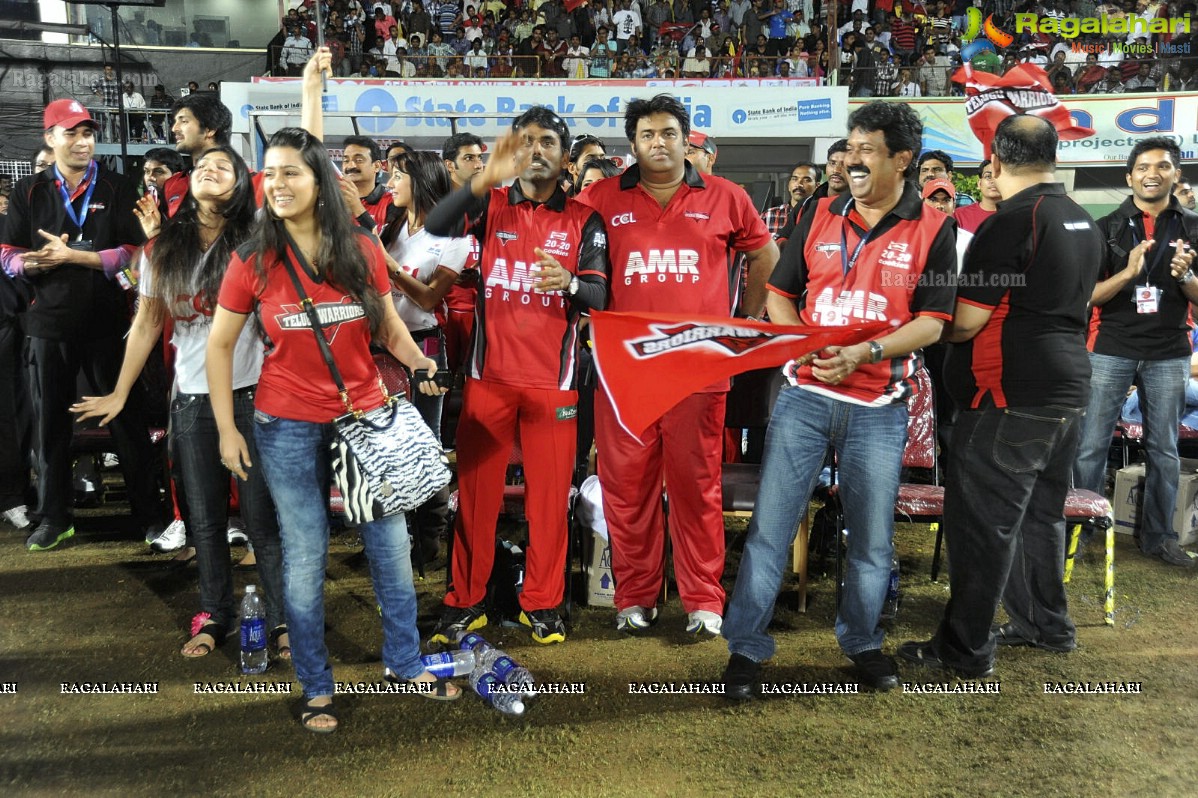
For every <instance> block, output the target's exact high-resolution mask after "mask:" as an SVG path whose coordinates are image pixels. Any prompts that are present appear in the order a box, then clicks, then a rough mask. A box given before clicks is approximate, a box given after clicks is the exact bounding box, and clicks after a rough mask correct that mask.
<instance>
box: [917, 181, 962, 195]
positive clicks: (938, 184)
mask: <svg viewBox="0 0 1198 798" xmlns="http://www.w3.org/2000/svg"><path fill="white" fill-rule="evenodd" d="M937 191H943V192H945V193H947V194H948V195H949V197H955V196H957V187H956V186H954V185H953V184H952V183H951V182H949V181H948V180H945V179H944V178H943V177H937V178H936V179H934V180H929V181H928V182H926V183H924V184H923V192H922V193H923V198H924V199H927V198H928V197H930V196H932V195H933V194H935V193H936V192H937Z"/></svg>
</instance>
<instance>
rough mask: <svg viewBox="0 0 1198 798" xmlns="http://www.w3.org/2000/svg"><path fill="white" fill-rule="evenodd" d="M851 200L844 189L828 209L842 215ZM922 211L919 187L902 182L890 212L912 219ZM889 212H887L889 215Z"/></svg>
mask: <svg viewBox="0 0 1198 798" xmlns="http://www.w3.org/2000/svg"><path fill="white" fill-rule="evenodd" d="M852 201H853V194H852V192H849V191H846V192H844V193H843V194H841V195H840V196H839V197H837V198H836V199H834V200H832V204H831V205H829V206H828V210H830V211H831V212H832V213H834V214H836V215H837V216H844V215H845V214H847V213H848V211H847V210H846V208H847V207H848V204H849V203H850V202H852ZM922 211H923V199H922V198H921V197H920V196H919V189H917V188H915V184H914V183H912V182H910V181H907V182H906V183H904V184H903V196H901V197H899V201H898V204H897V205H895V206H894V207H893V208H891V210H890V213H892V214H894V215H895V216H897V217H899V218H900V219H907V220H909V221H910V220H913V219H918V218H919V215H920V213H921V212H922ZM889 215H890V214H887V216H889Z"/></svg>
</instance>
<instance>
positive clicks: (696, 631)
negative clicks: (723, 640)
mask: <svg viewBox="0 0 1198 798" xmlns="http://www.w3.org/2000/svg"><path fill="white" fill-rule="evenodd" d="M723 628H724V619H723V618H721V617H720V616H719V615H718V614H717V613H714V612H709V611H708V610H695V611H694V612H688V613H687V614H686V633H687V634H690V635H695V636H697V637H719V636H720V630H721V629H723Z"/></svg>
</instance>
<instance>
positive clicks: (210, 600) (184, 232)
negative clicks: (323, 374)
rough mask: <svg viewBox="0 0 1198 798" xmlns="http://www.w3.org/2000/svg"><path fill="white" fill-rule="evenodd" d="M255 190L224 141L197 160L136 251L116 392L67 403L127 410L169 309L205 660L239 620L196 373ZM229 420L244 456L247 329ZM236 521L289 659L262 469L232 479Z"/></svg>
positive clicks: (203, 386) (202, 382)
mask: <svg viewBox="0 0 1198 798" xmlns="http://www.w3.org/2000/svg"><path fill="white" fill-rule="evenodd" d="M135 212H136V213H137V214H138V216H139V217H141V218H142V222H143V226H149V227H150V228H151V229H152V228H154V227H155V226H157V216H158V209H157V208H156V207H155V204H154V201H153V199H152V198H151V196H149V195H147V196H146V197H143V198H142V200H141V201H140V202H139V203H138V206H137V208H136V211H135ZM254 212H255V202H254V188H253V185H252V182H251V180H250V173H249V170H248V169H247V168H246V165H245V161H243V160H242V159H241V156H240V155H238V154H237V153H236V152H235V151H234V150H233V149H232V148H230V147H228V146H224V145H222V146H217V147H213V148H212V149H210V150H208V151H207V152H205V153H204V155H203V156H202V157H201V158H200V159H199V160H198V161H196V164H195V167H194V168H193V169H192V172H191V186H190V189H189V191H188V194H187V196H186V197H185V198H184V199H183V204H182V205H181V206H180V208H179V210H178V211H177V212H176V213H175V215H174V216H171V217H170V218H169V219H167V220H166V222H165V223H164V224H162V227H161V232H159V234H158V235H157V236H156V237H155V238H153V239H152V240H151V241H150V243H149V244H147V245H146V249H145V252H144V253H143V255H142V262H141V274H140V280H139V290H140V292H141V302H140V305H139V307H138V310H137V316H136V317H135V318H134V320H133V327H132V330H131V331H130V333H129V338H128V343H127V344H126V346H125V359H124V363H123V365H122V366H121V374H120V378H119V379H118V381H117V386H116V390H115V391H113V392H112V393H111V394H109V395H108V396H101V397H90V396H85V397H84V398H83V399H84V400H83V401H82V402H80V403H79V404H77V405H75V406H74V407H73V408H72V409H73V410H74V411H75V412H77V413H79V414H80V419H81V420H82V419H86V418H93V417H98V418H99V419H100V423H101V424H102V425H103V424H107V423H108V422H109V421H110V420H111V419H112V418H114V417H115V416H116V415H117V414H118V413H119V412H120V411H121V409H122V408H123V407H124V406H125V401H126V399H127V398H128V396H129V391H130V390H132V388H133V385H134V383H135V382H136V380H137V376H138V375H139V374H140V373H141V370H142V368H143V367H144V366H145V363H146V359H147V358H148V357H149V355H150V352H151V350H152V349H153V348H154V344H155V342H156V341H157V340H158V337H159V336H160V335H161V334H162V329H163V325H164V322H165V321H166V318H167V316H168V315H169V316H170V318H171V320H172V332H171V344H172V345H173V346H174V347H175V351H176V357H175V393H174V398H173V399H172V400H171V425H170V430H171V432H170V434H171V449H172V451H173V452H174V464H175V466H176V468H177V469H178V471H179V472H180V477H181V479H182V481H183V489H184V493H185V494H186V496H187V505H188V512H187V528H188V530H189V531H190V532H191V536H192V540H193V542H194V545H195V550H196V564H197V566H198V569H199V586H200V610H201V611H200V612H199V613H198V614H197V615H196V616H195V617H194V618H193V619H192V622H191V633H190V639H189V640H188V641H187V643H186V644H185V645H184V646H183V649H182V651H181V653H182V654H183V656H184V657H202V656H205V655H207V654H209V653H211V652H212V651H213V650H214V649H216V648H217V647H218V646H220V645H221V643H223V642H224V640H225V637H226V635H227V634H228V633H229V631H230V629H231V628H232V627H233V626H234V625H235V624H236V622H237V608H236V605H235V603H234V600H233V572H232V566H231V564H230V561H229V541H228V537H227V532H226V529H227V525H228V507H229V473H228V471H226V470H225V469H224V467H223V466H222V465H221V453H220V436H219V435H218V434H217V425H216V418H215V416H214V415H213V406H212V402H211V401H210V389H209V385H208V377H207V373H206V370H205V357H206V352H207V344H208V336H209V335H210V333H211V330H212V318H213V313H214V312H215V309H216V298H217V292H218V291H219V290H220V285H221V280H222V279H223V278H224V275H225V268H226V266H227V265H228V263H229V259H230V257H231V256H232V254H233V252H234V251H235V250H236V249H237V248H238V247H239V246H241V244H242V243H243V242H244V241H246V240H247V239H248V238H249V235H250V229H251V227H252V224H253V220H254ZM230 352H231V355H232V359H231V362H230V379H229V380H228V381H227V383H228V385H227V387H228V388H229V393H230V396H229V410H230V422H231V423H233V424H235V425H236V427H237V429H239V430H240V431H241V434H242V435H243V436H244V438H245V441H246V447H247V451H248V452H249V453H250V456H251V458H253V457H255V456H256V452H255V451H254V448H253V434H252V422H253V413H254V392H255V389H256V386H257V383H258V378H259V374H260V372H261V370H262V342H261V340H259V338H258V336H257V334H256V331H255V329H254V328H253V327H247V328H246V329H245V331H244V332H243V333H241V334H239V335H238V336H237V337H235V338H234V339H233V341H232V342H231V349H230ZM238 476H239V477H240V479H241V480H242V481H241V483H240V485H239V486H238V488H239V490H238V495H239V502H240V505H241V513H242V517H243V518H244V519H245V521H246V527H247V531H248V533H249V536H250V539H251V541H252V542H253V545H254V551H255V553H256V555H257V568H258V577H259V580H260V581H261V583H262V595H263V598H264V599H265V603H266V620H267V626H268V628H269V629H271V633H270V638H271V641H272V644H273V645H274V646H275V647H276V649H277V653H278V655H279V656H280V657H282V658H284V659H286V658H288V657H289V655H290V647H289V646H288V641H287V627H286V625H285V621H284V613H283V571H282V552H281V547H280V541H279V526H278V521H277V519H276V516H275V508H274V504H273V503H272V502H271V500H270V493H269V491H268V490H267V487H266V482H265V481H264V480H263V479H262V475H261V473H260V472H257V471H251V472H248V473H243V474H239V475H238Z"/></svg>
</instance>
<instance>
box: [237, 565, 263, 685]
mask: <svg viewBox="0 0 1198 798" xmlns="http://www.w3.org/2000/svg"><path fill="white" fill-rule="evenodd" d="M267 664H268V660H267V655H266V608H265V607H264V606H263V605H262V599H261V598H260V597H259V596H258V588H257V587H255V586H254V585H247V586H246V589H245V598H244V599H242V600H241V672H242V673H262V672H263V671H265V670H266V666H267Z"/></svg>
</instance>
